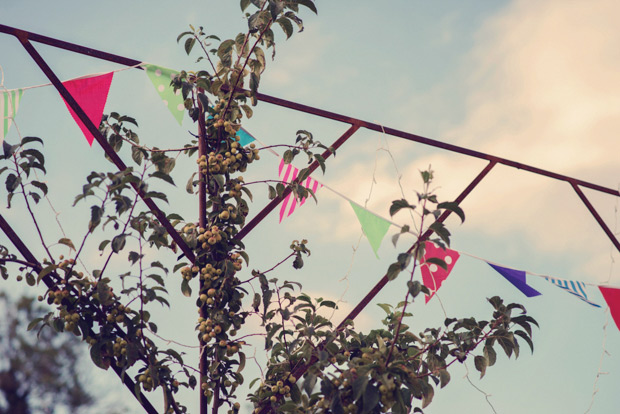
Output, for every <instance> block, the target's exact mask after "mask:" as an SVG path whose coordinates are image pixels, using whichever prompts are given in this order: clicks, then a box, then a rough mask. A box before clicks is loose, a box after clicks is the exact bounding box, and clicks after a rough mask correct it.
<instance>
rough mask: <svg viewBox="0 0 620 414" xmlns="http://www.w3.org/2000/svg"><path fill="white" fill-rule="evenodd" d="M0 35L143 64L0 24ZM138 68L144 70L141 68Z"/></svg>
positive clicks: (105, 58) (119, 60)
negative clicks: (8, 35)
mask: <svg viewBox="0 0 620 414" xmlns="http://www.w3.org/2000/svg"><path fill="white" fill-rule="evenodd" d="M0 33H6V34H10V35H13V36H15V37H17V38H18V39H29V40H31V41H33V42H38V43H42V44H45V45H48V46H53V47H57V48H59V49H64V50H68V51H70V52H75V53H80V54H82V55H86V56H91V57H95V58H97V59H102V60H107V61H109V62H114V63H119V64H121V65H126V66H136V65H139V64H140V63H142V62H140V61H138V60H135V59H129V58H126V57H123V56H119V55H115V54H112V53H108V52H102V51H101V50H97V49H92V48H90V47H85V46H81V45H76V44H75V43H69V42H65V41H63V40H59V39H54V38H53V37H48V36H43V35H40V34H37V33H33V32H28V31H26V30H21V29H17V28H15V27H11V26H6V25H4V24H0ZM137 68H138V69H142V68H141V67H137Z"/></svg>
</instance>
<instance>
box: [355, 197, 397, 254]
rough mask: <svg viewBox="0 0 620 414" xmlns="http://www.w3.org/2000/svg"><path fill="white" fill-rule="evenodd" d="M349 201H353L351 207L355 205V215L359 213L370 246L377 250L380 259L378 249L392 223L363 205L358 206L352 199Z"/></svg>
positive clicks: (358, 216) (358, 217)
mask: <svg viewBox="0 0 620 414" xmlns="http://www.w3.org/2000/svg"><path fill="white" fill-rule="evenodd" d="M349 203H351V207H353V211H355V215H357V219H358V220H359V221H360V224H361V225H362V230H363V231H364V234H365V235H366V237H367V238H368V241H369V242H370V246H371V247H372V250H373V251H374V252H375V256H377V259H378V258H379V255H378V254H377V250H379V246H380V245H381V240H383V237H384V236H385V234H386V233H387V231H388V229H389V228H390V224H391V223H390V222H389V221H387V220H385V219H383V218H381V217H379V216H377V215H374V214H373V213H371V212H370V211H368V210H366V209H364V208H362V207H361V206H358V205H357V204H355V203H354V202H352V201H349Z"/></svg>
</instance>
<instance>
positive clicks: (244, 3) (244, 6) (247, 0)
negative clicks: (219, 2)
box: [240, 0, 250, 11]
mask: <svg viewBox="0 0 620 414" xmlns="http://www.w3.org/2000/svg"><path fill="white" fill-rule="evenodd" d="M249 5H250V0H241V4H240V6H241V11H245V9H247V8H248V6H249Z"/></svg>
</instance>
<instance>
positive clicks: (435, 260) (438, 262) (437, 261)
mask: <svg viewBox="0 0 620 414" xmlns="http://www.w3.org/2000/svg"><path fill="white" fill-rule="evenodd" d="M426 263H431V264H435V265H437V266H439V267H441V268H442V269H443V270H448V265H447V264H446V262H444V261H443V260H442V259H440V258H438V257H429V258H428V259H426Z"/></svg>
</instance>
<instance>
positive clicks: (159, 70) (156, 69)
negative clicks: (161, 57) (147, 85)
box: [144, 64, 185, 125]
mask: <svg viewBox="0 0 620 414" xmlns="http://www.w3.org/2000/svg"><path fill="white" fill-rule="evenodd" d="M144 69H145V71H146V74H147V75H148V76H149V79H150V80H151V82H153V85H154V86H155V89H157V93H159V96H160V97H161V99H162V100H163V101H164V104H165V105H166V107H167V108H168V110H169V111H170V113H171V114H172V116H174V118H175V119H176V120H177V122H178V123H179V125H181V123H182V122H183V114H184V113H185V105H184V104H183V94H181V90H180V89H177V91H176V92H175V90H174V88H173V87H172V86H171V85H170V81H171V80H172V79H174V78H175V77H176V76H177V75H178V74H179V72H177V71H175V70H172V69H168V68H164V67H161V66H157V65H150V64H148V65H144Z"/></svg>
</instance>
